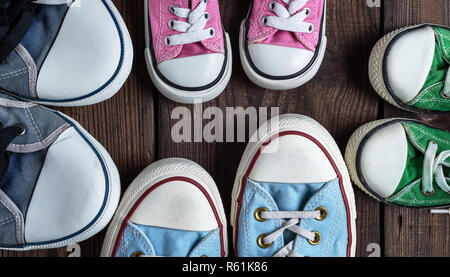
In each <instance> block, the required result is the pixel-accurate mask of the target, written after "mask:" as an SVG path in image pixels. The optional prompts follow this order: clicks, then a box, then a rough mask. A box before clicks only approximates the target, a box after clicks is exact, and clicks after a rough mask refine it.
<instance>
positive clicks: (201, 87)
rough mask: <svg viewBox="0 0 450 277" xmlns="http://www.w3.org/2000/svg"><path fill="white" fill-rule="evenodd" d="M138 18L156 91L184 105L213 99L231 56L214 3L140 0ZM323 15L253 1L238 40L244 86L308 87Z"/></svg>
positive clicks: (274, 0) (281, 0)
mask: <svg viewBox="0 0 450 277" xmlns="http://www.w3.org/2000/svg"><path fill="white" fill-rule="evenodd" d="M225 1H230V0H225ZM145 14H146V51H145V56H146V60H147V66H148V69H149V72H150V76H151V78H152V81H153V83H154V84H155V86H156V87H157V89H158V90H159V91H160V92H161V93H162V94H164V95H165V96H166V97H167V98H169V99H171V100H173V101H176V102H181V103H187V104H192V103H197V102H206V101H209V100H212V99H214V98H216V97H217V96H219V95H220V94H221V93H222V92H223V91H224V90H225V88H226V86H227V84H228V82H229V80H230V77H231V70H232V51H231V43H230V38H229V36H228V34H227V33H226V32H225V31H224V30H223V27H222V23H221V19H220V10H219V3H218V0H145ZM325 15H326V0H253V1H252V4H251V7H250V11H249V13H248V16H247V18H246V19H245V20H244V21H243V22H242V24H241V30H240V39H239V52H240V56H241V62H242V66H243V68H244V70H245V72H246V74H247V76H248V77H249V78H250V80H252V81H253V82H254V83H255V84H257V85H259V86H261V87H263V88H267V89H272V90H288V89H293V88H297V87H299V86H301V85H303V84H305V83H306V82H308V81H309V80H311V79H312V78H313V77H314V75H315V74H316V73H317V71H318V70H319V67H320V65H321V63H322V60H323V56H324V53H325V48H326V43H327V39H326V36H325V25H326V16H325Z"/></svg>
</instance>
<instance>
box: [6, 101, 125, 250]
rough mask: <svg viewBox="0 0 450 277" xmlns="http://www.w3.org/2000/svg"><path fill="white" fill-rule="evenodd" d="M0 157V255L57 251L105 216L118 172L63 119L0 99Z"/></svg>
mask: <svg viewBox="0 0 450 277" xmlns="http://www.w3.org/2000/svg"><path fill="white" fill-rule="evenodd" d="M0 152H1V153H0V249H7V250H32V249H43V248H55V247H63V246H66V245H69V244H72V243H76V242H79V241H83V240H86V239H88V238H89V237H91V236H93V235H95V234H96V233H98V232H99V231H100V230H102V229H103V228H104V227H105V226H106V225H107V224H108V222H109V221H110V219H111V218H112V216H113V214H114V211H115V209H116V207H117V204H118V202H119V195H120V179H119V174H118V172H117V168H116V166H115V165H114V162H113V161H112V160H111V157H110V156H109V154H108V153H107V152H106V150H105V149H104V148H103V147H102V146H101V145H100V144H99V143H98V142H97V141H96V140H95V139H94V138H93V137H92V136H91V135H89V134H88V133H87V132H86V131H85V130H84V129H83V128H82V127H81V126H80V125H79V124H78V123H77V122H75V121H74V120H72V119H70V118H69V117H67V116H65V115H63V114H61V113H59V112H56V111H51V110H49V109H47V108H43V107H41V106H38V105H37V104H34V103H28V102H22V101H18V100H16V99H14V98H13V97H11V96H9V95H5V94H0Z"/></svg>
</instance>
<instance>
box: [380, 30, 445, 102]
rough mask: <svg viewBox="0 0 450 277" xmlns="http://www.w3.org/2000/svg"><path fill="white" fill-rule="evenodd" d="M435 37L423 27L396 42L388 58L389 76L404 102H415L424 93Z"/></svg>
mask: <svg viewBox="0 0 450 277" xmlns="http://www.w3.org/2000/svg"><path fill="white" fill-rule="evenodd" d="M435 45H436V42H435V34H434V31H433V29H432V28H431V27H422V28H419V29H417V30H413V31H409V32H408V33H406V34H403V35H401V36H400V37H399V38H398V39H397V40H395V41H393V42H392V46H391V48H390V51H389V53H387V58H386V73H387V78H388V81H389V85H390V86H391V88H392V91H393V93H394V94H395V95H396V96H397V97H398V98H399V99H400V100H401V101H402V102H403V103H407V102H410V101H411V100H413V99H414V98H415V97H416V96H417V94H419V92H420V91H421V90H422V87H423V86H424V84H425V81H426V79H427V77H428V74H429V73H430V70H431V66H432V64H433V59H434V51H435Z"/></svg>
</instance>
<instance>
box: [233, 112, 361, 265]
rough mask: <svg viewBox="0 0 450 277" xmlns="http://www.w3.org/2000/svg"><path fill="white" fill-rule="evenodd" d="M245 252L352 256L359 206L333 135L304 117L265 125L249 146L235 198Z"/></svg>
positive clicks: (236, 231) (238, 240)
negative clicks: (357, 207)
mask: <svg viewBox="0 0 450 277" xmlns="http://www.w3.org/2000/svg"><path fill="white" fill-rule="evenodd" d="M232 198H233V200H232V209H231V224H232V225H233V235H234V246H235V250H236V253H237V255H238V256H239V257H269V256H275V257H285V256H309V257H335V256H336V257H340V256H342V257H346V256H347V257H349V256H354V254H355V245H356V244H355V242H356V237H355V218H356V208H355V200H354V195H353V189H352V184H351V181H350V177H349V176H348V172H347V169H346V167H345V163H344V159H343V158H342V155H341V153H340V151H339V148H338V147H337V145H336V143H335V142H334V140H333V138H332V137H331V135H330V134H329V133H328V132H327V130H325V129H324V128H323V127H322V126H321V125H320V124H319V123H317V122H316V121H314V120H312V119H311V118H309V117H306V116H302V115H294V114H289V115H282V116H280V117H279V118H278V117H276V118H273V119H272V120H270V121H269V122H267V123H265V124H264V125H262V126H261V128H260V129H259V131H258V132H256V133H255V135H254V136H253V137H252V138H251V142H250V143H249V144H248V146H247V148H246V149H245V152H244V155H243V157H242V160H241V163H240V165H239V168H238V172H237V174H236V180H235V183H234V188H233V195H232Z"/></svg>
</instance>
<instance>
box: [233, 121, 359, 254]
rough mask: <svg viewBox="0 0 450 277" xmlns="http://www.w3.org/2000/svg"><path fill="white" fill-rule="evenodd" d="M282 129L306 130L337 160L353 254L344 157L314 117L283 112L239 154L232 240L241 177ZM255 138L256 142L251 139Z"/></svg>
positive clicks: (349, 187)
mask: <svg viewBox="0 0 450 277" xmlns="http://www.w3.org/2000/svg"><path fill="white" fill-rule="evenodd" d="M285 131H300V132H303V133H306V134H308V135H310V136H312V137H314V138H315V139H317V140H318V141H319V142H320V143H321V144H322V145H323V146H324V147H325V148H326V149H327V152H328V153H329V155H330V156H331V157H332V160H333V161H334V162H335V163H336V166H337V168H338V171H339V172H340V173H341V175H342V182H343V187H344V192H345V195H346V197H347V200H348V205H349V210H350V211H349V212H350V230H351V235H352V241H351V246H350V255H351V256H352V257H353V256H355V252H356V224H355V220H356V217H357V214H356V205H355V196H354V193H353V187H352V183H351V181H350V177H349V174H348V171H347V167H346V165H345V162H344V158H343V157H342V154H341V152H340V150H339V147H338V146H337V145H336V142H335V141H334V139H333V137H332V136H331V135H330V133H329V132H328V131H327V130H326V129H325V128H324V127H323V126H321V125H320V124H319V123H317V122H316V121H315V120H313V119H311V118H309V117H307V116H303V115H297V114H286V115H282V116H280V117H279V120H278V122H277V121H276V120H275V119H272V120H270V121H268V122H266V123H265V124H263V125H262V126H261V128H260V130H258V131H257V132H256V133H255V134H254V135H253V138H252V140H251V141H252V142H250V143H249V144H248V145H247V147H246V148H245V151H244V154H243V156H242V159H241V162H240V164H239V167H238V170H237V173H236V178H235V181H234V186H233V191H232V203H231V213H230V214H231V219H230V220H231V225H232V226H233V241H234V242H236V239H237V237H236V230H237V226H236V219H237V217H238V212H239V209H240V208H239V202H238V201H239V196H240V194H241V192H242V180H243V178H244V177H245V174H246V172H247V170H248V168H249V167H250V164H251V162H252V160H253V158H254V157H255V155H256V154H257V152H258V151H259V149H260V148H261V147H262V146H263V145H264V144H265V143H266V142H267V141H269V140H270V138H272V137H273V136H275V135H277V134H279V133H281V132H285ZM258 132H259V135H258V137H259V139H255V138H256V137H255V135H256V134H258ZM253 141H256V142H253Z"/></svg>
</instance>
